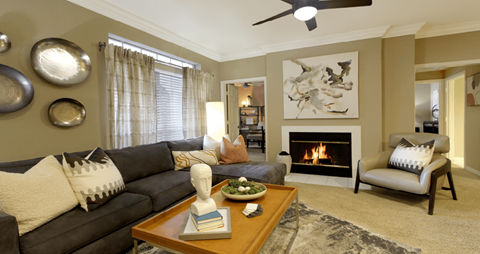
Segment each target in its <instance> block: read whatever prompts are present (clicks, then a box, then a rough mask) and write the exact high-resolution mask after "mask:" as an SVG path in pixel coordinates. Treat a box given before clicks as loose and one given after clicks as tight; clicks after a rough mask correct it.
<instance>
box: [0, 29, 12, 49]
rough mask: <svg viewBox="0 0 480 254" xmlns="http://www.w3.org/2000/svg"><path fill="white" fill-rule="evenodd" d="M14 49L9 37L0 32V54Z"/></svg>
mask: <svg viewBox="0 0 480 254" xmlns="http://www.w3.org/2000/svg"><path fill="white" fill-rule="evenodd" d="M11 47H12V43H11V42H10V39H8V36H7V35H5V34H4V33H2V32H0V53H3V52H7V51H9V50H10V48H11Z"/></svg>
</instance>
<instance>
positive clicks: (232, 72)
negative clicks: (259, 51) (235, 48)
mask: <svg viewBox="0 0 480 254" xmlns="http://www.w3.org/2000/svg"><path fill="white" fill-rule="evenodd" d="M265 63H266V61H265V56H258V57H251V58H246V59H239V60H234V61H227V62H222V63H220V81H224V80H234V79H242V78H256V77H265V75H266V69H265Z"/></svg>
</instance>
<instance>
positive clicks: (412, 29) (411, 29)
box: [383, 22, 427, 38]
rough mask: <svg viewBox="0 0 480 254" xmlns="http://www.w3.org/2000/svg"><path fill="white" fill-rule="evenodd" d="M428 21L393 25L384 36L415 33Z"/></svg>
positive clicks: (390, 36)
mask: <svg viewBox="0 0 480 254" xmlns="http://www.w3.org/2000/svg"><path fill="white" fill-rule="evenodd" d="M425 24H427V22H423V23H417V24H411V25H404V26H392V27H390V29H388V31H387V32H386V33H385V34H384V35H383V38H392V37H399V36H405V35H415V34H416V33H417V32H418V31H419V30H420V29H421V28H422V27H423V26H424V25H425Z"/></svg>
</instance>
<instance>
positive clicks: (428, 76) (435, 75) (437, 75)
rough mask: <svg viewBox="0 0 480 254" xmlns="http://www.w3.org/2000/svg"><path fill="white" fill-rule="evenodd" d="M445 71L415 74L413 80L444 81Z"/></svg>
mask: <svg viewBox="0 0 480 254" xmlns="http://www.w3.org/2000/svg"><path fill="white" fill-rule="evenodd" d="M444 78H445V71H427V72H417V73H415V80H416V81H419V80H435V79H444Z"/></svg>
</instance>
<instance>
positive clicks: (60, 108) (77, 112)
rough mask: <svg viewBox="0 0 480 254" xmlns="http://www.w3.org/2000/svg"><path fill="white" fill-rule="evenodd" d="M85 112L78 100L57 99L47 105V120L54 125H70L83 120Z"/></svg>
mask: <svg viewBox="0 0 480 254" xmlns="http://www.w3.org/2000/svg"><path fill="white" fill-rule="evenodd" d="M86 115H87V112H86V110H85V107H84V106H83V105H82V103H80V102H79V101H77V100H75V99H71V98H61V99H58V100H56V101H54V102H52V104H50V106H49V107H48V120H49V121H50V122H51V123H52V124H53V125H55V126H60V127H72V126H76V125H79V124H81V123H82V122H83V120H85V116H86Z"/></svg>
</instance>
